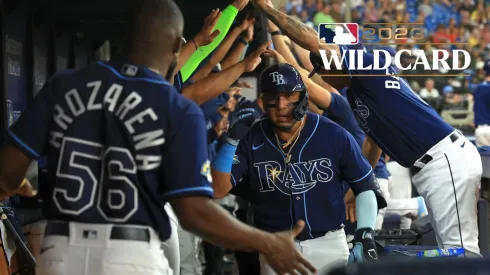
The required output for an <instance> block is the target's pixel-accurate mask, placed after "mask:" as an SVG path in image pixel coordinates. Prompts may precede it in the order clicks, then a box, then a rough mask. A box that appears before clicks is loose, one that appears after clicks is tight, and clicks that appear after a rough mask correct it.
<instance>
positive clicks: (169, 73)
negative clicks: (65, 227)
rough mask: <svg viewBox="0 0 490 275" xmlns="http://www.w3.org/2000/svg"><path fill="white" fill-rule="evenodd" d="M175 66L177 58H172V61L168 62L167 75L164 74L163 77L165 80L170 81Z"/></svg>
mask: <svg viewBox="0 0 490 275" xmlns="http://www.w3.org/2000/svg"><path fill="white" fill-rule="evenodd" d="M175 67H177V60H176V59H174V60H173V61H172V63H170V66H169V67H168V71H167V75H166V76H165V79H166V80H167V81H171V80H172V79H173V78H174V75H175V74H174V73H175V72H174V71H175Z"/></svg>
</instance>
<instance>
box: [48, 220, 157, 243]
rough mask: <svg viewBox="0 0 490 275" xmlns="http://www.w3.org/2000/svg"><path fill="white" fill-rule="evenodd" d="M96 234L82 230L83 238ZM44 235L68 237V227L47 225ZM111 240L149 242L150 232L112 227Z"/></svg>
mask: <svg viewBox="0 0 490 275" xmlns="http://www.w3.org/2000/svg"><path fill="white" fill-rule="evenodd" d="M94 232H96V231H95V230H90V229H87V230H84V231H83V237H85V238H87V239H88V238H90V236H91V235H93V234H94ZM44 235H46V236H49V235H56V236H66V237H69V236H70V227H69V224H68V223H49V222H48V224H47V225H46V229H45V231H44ZM110 238H111V240H128V241H140V242H147V243H149V242H150V230H148V229H147V228H138V227H128V226H117V225H114V226H113V227H112V229H111V237H110Z"/></svg>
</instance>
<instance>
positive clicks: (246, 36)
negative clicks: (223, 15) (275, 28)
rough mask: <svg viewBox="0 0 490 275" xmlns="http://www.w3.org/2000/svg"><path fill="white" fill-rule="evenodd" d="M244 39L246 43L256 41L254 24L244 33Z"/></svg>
mask: <svg viewBox="0 0 490 275" xmlns="http://www.w3.org/2000/svg"><path fill="white" fill-rule="evenodd" d="M253 23H255V19H253ZM243 39H245V41H247V42H248V43H250V42H252V40H254V24H250V26H248V28H247V29H246V30H245V31H244V33H243Z"/></svg>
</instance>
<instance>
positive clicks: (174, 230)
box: [162, 203, 180, 275]
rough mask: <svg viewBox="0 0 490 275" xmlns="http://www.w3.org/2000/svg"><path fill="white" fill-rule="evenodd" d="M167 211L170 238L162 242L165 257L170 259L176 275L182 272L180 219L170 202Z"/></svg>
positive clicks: (166, 205) (166, 207)
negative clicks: (179, 233)
mask: <svg viewBox="0 0 490 275" xmlns="http://www.w3.org/2000/svg"><path fill="white" fill-rule="evenodd" d="M165 211H166V212H167V215H168V218H169V220H170V230H171V233H170V238H169V239H168V240H166V241H165V242H164V243H162V249H163V252H164V253H165V257H166V258H167V260H168V264H169V266H170V268H171V269H172V270H173V272H174V275H179V274H180V248H179V235H178V228H179V220H178V219H177V216H176V215H175V212H174V210H173V209H172V206H170V203H167V204H165Z"/></svg>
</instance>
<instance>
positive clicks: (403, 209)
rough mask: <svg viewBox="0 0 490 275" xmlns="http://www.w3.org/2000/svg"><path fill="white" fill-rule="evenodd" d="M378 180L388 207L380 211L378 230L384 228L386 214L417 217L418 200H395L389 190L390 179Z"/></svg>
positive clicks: (377, 220) (377, 218) (377, 222)
mask: <svg viewBox="0 0 490 275" xmlns="http://www.w3.org/2000/svg"><path fill="white" fill-rule="evenodd" d="M377 180H378V183H379V187H380V189H381V191H382V192H383V195H384V197H385V199H386V202H387V204H388V206H387V207H385V208H383V209H381V210H379V212H378V216H376V229H381V228H382V227H383V221H384V217H385V214H386V213H393V214H397V215H400V216H401V217H407V216H415V217H416V216H417V213H418V210H419V206H418V203H417V198H410V199H393V198H391V197H390V188H389V186H390V184H391V182H390V180H389V179H377ZM408 218H410V217H408Z"/></svg>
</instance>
